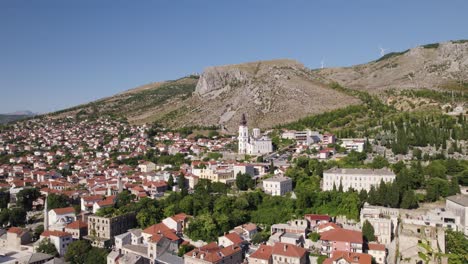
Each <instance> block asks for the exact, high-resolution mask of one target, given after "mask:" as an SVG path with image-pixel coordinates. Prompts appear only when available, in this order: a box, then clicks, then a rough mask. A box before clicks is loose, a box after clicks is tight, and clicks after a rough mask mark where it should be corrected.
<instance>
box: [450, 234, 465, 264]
mask: <svg viewBox="0 0 468 264" xmlns="http://www.w3.org/2000/svg"><path fill="white" fill-rule="evenodd" d="M445 249H446V252H447V253H449V263H450V264H464V263H468V239H467V238H466V237H465V235H463V233H462V232H456V231H452V230H450V229H448V230H447V231H446V232H445Z"/></svg>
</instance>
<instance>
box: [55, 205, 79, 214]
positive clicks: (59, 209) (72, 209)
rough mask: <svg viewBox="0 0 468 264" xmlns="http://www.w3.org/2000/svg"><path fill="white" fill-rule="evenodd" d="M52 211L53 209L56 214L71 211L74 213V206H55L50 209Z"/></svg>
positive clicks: (69, 212) (70, 212)
mask: <svg viewBox="0 0 468 264" xmlns="http://www.w3.org/2000/svg"><path fill="white" fill-rule="evenodd" d="M52 211H54V212H55V213H56V214H58V215H64V214H72V213H75V208H73V207H65V208H55V209H52Z"/></svg>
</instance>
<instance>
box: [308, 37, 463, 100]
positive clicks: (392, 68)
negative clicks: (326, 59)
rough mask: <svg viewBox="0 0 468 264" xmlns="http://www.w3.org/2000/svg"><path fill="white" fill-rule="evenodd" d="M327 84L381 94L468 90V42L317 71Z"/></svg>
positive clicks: (455, 42) (422, 47)
mask: <svg viewBox="0 0 468 264" xmlns="http://www.w3.org/2000/svg"><path fill="white" fill-rule="evenodd" d="M317 74H318V75H319V76H320V77H322V78H323V80H324V81H326V82H338V83H340V84H341V85H343V86H346V87H348V88H352V89H358V90H363V91H367V92H370V93H372V94H380V93H382V92H383V91H384V90H388V89H396V90H402V89H420V88H427V89H448V90H465V91H468V40H459V41H449V42H444V43H434V44H427V45H423V46H418V47H416V48H413V49H409V50H405V51H402V52H392V53H388V54H386V55H384V56H383V57H381V58H380V59H378V60H376V61H372V62H369V63H366V64H361V65H356V66H352V67H340V68H327V69H322V70H319V71H317Z"/></svg>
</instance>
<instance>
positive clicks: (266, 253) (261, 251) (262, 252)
mask: <svg viewBox="0 0 468 264" xmlns="http://www.w3.org/2000/svg"><path fill="white" fill-rule="evenodd" d="M272 253H273V247H272V246H267V245H260V247H259V248H258V249H257V251H255V252H254V253H253V254H252V255H250V258H255V259H263V260H269V259H270V258H271V254H272Z"/></svg>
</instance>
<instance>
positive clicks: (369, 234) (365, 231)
mask: <svg viewBox="0 0 468 264" xmlns="http://www.w3.org/2000/svg"><path fill="white" fill-rule="evenodd" d="M362 235H363V236H364V239H365V240H366V241H368V242H370V241H375V235H374V227H373V226H372V224H371V223H369V221H367V220H366V221H364V224H363V225H362Z"/></svg>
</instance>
